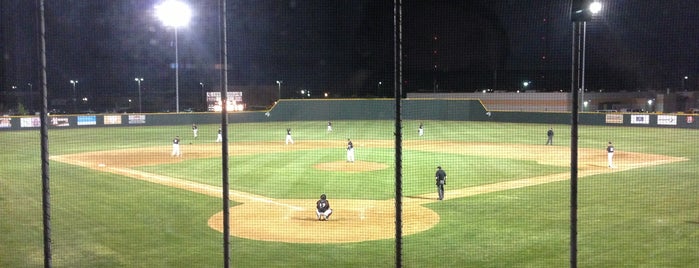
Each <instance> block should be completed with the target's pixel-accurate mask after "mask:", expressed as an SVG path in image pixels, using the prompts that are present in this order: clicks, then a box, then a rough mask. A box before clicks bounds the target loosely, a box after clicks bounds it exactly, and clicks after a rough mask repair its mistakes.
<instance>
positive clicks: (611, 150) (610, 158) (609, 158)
mask: <svg viewBox="0 0 699 268" xmlns="http://www.w3.org/2000/svg"><path fill="white" fill-rule="evenodd" d="M613 158H614V146H613V145H612V142H611V141H610V142H609V143H607V164H608V165H609V168H615V166H614V162H613Z"/></svg>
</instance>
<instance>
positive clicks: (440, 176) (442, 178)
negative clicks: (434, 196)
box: [434, 166, 447, 201]
mask: <svg viewBox="0 0 699 268" xmlns="http://www.w3.org/2000/svg"><path fill="white" fill-rule="evenodd" d="M434 179H435V183H436V184H437V193H438V194H439V200H440V201H441V200H443V199H444V185H445V184H447V173H446V172H444V170H442V167H441V166H438V167H437V173H435V174H434Z"/></svg>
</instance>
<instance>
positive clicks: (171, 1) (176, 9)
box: [155, 0, 192, 28]
mask: <svg viewBox="0 0 699 268" xmlns="http://www.w3.org/2000/svg"><path fill="white" fill-rule="evenodd" d="M155 15H156V16H157V17H158V19H160V21H162V22H163V24H164V25H165V26H169V27H175V28H178V27H182V26H185V25H187V24H189V20H190V19H191V18H192V10H191V9H190V8H189V6H188V5H187V4H185V3H182V2H180V1H175V0H168V1H165V2H163V3H161V4H160V5H157V6H155Z"/></svg>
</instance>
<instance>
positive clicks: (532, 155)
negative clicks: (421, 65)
mask: <svg viewBox="0 0 699 268" xmlns="http://www.w3.org/2000/svg"><path fill="white" fill-rule="evenodd" d="M354 144H355V146H359V147H360V148H361V147H370V148H371V147H373V148H379V147H380V148H392V147H393V145H394V141H392V140H368V141H362V140H357V141H354ZM229 146H230V147H229V154H230V155H232V156H235V155H250V154H257V153H259V152H266V153H270V152H283V151H290V150H310V149H321V148H343V147H344V146H345V142H344V141H297V142H296V144H294V145H285V144H284V143H283V142H236V143H231V144H230V145H229ZM403 146H404V148H405V149H411V150H422V151H429V152H444V153H455V154H463V155H482V156H488V157H495V158H510V159H524V160H532V161H536V162H538V163H541V164H547V165H555V166H563V167H568V166H569V165H570V148H569V147H561V146H544V145H522V144H501V143H460V142H450V141H429V142H424V141H405V142H404V143H403ZM170 149H171V147H169V146H158V147H150V148H138V149H120V150H112V151H100V152H89V153H79V154H71V155H59V156H52V157H51V160H54V161H59V162H63V163H68V164H72V165H77V166H82V167H86V168H90V169H95V170H99V171H102V172H110V173H114V174H120V175H123V176H128V177H131V178H134V179H139V180H144V181H149V182H152V183H157V184H162V185H167V186H171V187H175V188H179V189H184V190H188V191H192V192H197V193H201V194H205V195H209V196H214V197H218V198H221V196H222V190H221V187H217V186H211V185H206V184H201V183H196V182H192V181H188V180H182V179H176V178H171V177H167V176H162V175H158V174H152V173H147V172H142V171H137V170H135V169H132V168H133V167H137V166H145V165H157V164H165V163H176V162H179V161H183V160H184V159H194V158H210V157H217V156H220V155H221V145H220V144H216V143H208V144H195V145H181V150H182V152H183V157H179V158H178V157H171V156H170ZM685 160H687V159H685V158H679V157H670V156H664V155H653V154H642V153H632V152H624V151H617V152H616V154H615V156H614V162H615V164H616V166H617V168H615V169H610V168H608V167H607V163H606V152H605V151H604V150H603V149H599V150H598V149H585V148H583V149H579V150H578V169H579V170H578V177H579V178H582V177H585V176H590V175H596V174H602V173H609V172H618V171H624V170H629V169H633V168H639V167H647V166H653V165H661V164H666V163H671V162H676V161H685ZM314 167H315V168H317V169H320V170H332V171H342V172H353V173H356V172H365V171H371V170H379V169H385V168H388V166H387V165H385V164H383V163H375V162H367V161H358V162H355V163H346V162H344V161H329V162H324V163H318V164H316V165H315V166H314ZM569 178H570V174H569V173H567V172H566V173H559V174H552V175H546V176H539V177H533V178H527V179H521V180H514V181H505V182H500V183H493V184H488V185H481V186H476V187H467V188H462V189H452V190H448V191H447V192H446V199H447V200H448V199H454V198H463V197H468V196H472V195H477V194H482V193H490V192H496V191H504V190H508V189H515V188H521V187H527V186H533V185H539V184H544V183H550V182H555V181H562V180H568V179H569ZM230 197H231V199H232V200H234V201H236V202H238V203H241V204H240V205H237V206H234V207H231V209H230V213H231V216H230V220H231V226H235V228H232V229H231V235H234V236H238V237H243V238H248V239H254V240H264V241H281V242H287V243H348V242H361V241H367V240H380V239H389V238H393V237H394V233H395V232H394V230H395V223H394V219H395V209H394V208H395V205H394V200H393V199H389V200H355V199H351V200H350V199H331V200H330V201H331V206H332V208H333V210H334V213H333V216H332V217H331V218H330V220H329V221H318V220H317V219H316V217H315V201H316V199H317V197H316V196H312V199H274V198H269V197H265V196H259V195H253V194H250V193H245V192H238V191H230ZM309 197H310V196H309ZM431 202H438V200H437V198H436V193H430V194H424V195H419V196H412V197H405V198H404V200H403V214H402V219H403V235H411V234H415V233H418V232H422V231H425V230H428V229H430V228H432V227H433V226H435V225H436V224H437V223H438V222H439V220H440V218H439V215H438V214H437V213H435V212H434V211H432V210H430V209H428V208H426V207H425V206H423V205H424V204H426V203H431ZM222 224H223V213H222V212H219V213H217V214H215V215H213V216H212V217H211V218H210V219H209V220H208V225H209V226H211V228H213V229H216V230H219V231H222V230H223V227H222ZM321 233H322V234H323V235H322V236H321V235H318V234H321Z"/></svg>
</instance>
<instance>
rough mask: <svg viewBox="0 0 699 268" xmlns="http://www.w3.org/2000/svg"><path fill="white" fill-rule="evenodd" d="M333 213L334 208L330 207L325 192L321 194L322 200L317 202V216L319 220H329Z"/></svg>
mask: <svg viewBox="0 0 699 268" xmlns="http://www.w3.org/2000/svg"><path fill="white" fill-rule="evenodd" d="M332 214H333V210H332V209H330V202H328V199H327V197H326V196H325V194H321V195H320V200H318V201H317V202H316V217H318V220H321V219H325V220H326V221H327V220H329V219H330V215H332ZM321 217H322V218H321Z"/></svg>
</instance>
